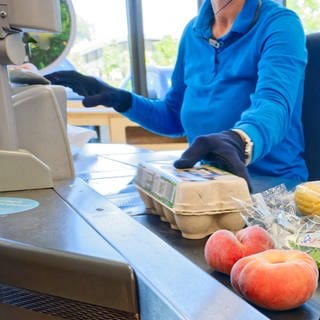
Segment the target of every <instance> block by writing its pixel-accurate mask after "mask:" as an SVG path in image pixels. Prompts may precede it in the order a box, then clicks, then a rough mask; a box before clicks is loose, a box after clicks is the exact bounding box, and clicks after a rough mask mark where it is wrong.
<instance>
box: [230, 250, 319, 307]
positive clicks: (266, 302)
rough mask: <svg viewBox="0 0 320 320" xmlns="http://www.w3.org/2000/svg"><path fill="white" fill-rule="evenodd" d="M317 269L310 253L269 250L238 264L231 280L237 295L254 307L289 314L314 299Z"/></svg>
mask: <svg viewBox="0 0 320 320" xmlns="http://www.w3.org/2000/svg"><path fill="white" fill-rule="evenodd" d="M318 277H319V274H318V268H317V265H316V263H315V261H314V260H313V259H312V258H311V256H309V255H308V254H307V253H305V252H302V251H299V250H285V249H270V250H266V251H263V252H260V253H256V254H253V255H250V256H247V257H244V258H241V259H240V260H238V261H237V262H236V263H235V264H234V266H233V267H232V270H231V274H230V279H231V284H232V286H233V288H234V289H235V291H237V292H238V293H239V294H240V295H241V296H243V297H244V298H245V299H246V300H248V301H250V302H252V303H253V304H255V305H257V306H259V307H262V308H266V309H270V310H276V311H281V310H290V309H294V308H297V307H299V306H301V305H302V304H303V303H304V302H306V301H307V300H308V299H310V298H311V297H312V295H313V294H314V292H315V290H316V289H317V286H318Z"/></svg>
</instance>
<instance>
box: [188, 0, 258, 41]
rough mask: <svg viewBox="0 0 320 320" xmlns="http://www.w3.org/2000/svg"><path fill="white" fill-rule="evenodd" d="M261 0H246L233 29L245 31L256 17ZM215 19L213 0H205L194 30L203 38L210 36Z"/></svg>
mask: <svg viewBox="0 0 320 320" xmlns="http://www.w3.org/2000/svg"><path fill="white" fill-rule="evenodd" d="M260 1H261V0H246V2H245V4H244V6H243V8H242V9H241V11H240V12H239V14H238V16H237V17H236V19H235V21H234V23H233V25H232V28H231V31H232V32H237V33H245V32H246V31H247V30H248V29H249V27H250V26H251V23H252V22H253V21H254V20H255V18H256V10H257V7H258V4H259V2H260ZM213 20H214V12H213V10H212V5H211V0H205V1H204V3H203V5H202V6H201V8H200V11H199V14H198V17H197V18H196V19H195V21H194V24H193V30H194V32H195V33H196V34H197V35H198V36H199V37H203V38H210V37H211V36H212V33H211V26H212V22H213Z"/></svg>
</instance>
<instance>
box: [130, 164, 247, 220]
mask: <svg viewBox="0 0 320 320" xmlns="http://www.w3.org/2000/svg"><path fill="white" fill-rule="evenodd" d="M134 183H135V185H136V186H137V187H138V188H139V189H140V190H142V191H143V192H144V193H147V194H148V195H149V196H151V197H152V198H154V199H156V200H158V201H159V202H161V203H162V204H163V205H165V206H166V207H167V208H169V209H171V210H173V211H174V212H176V213H180V214H184V215H187V214H201V213H203V212H206V214H208V212H210V213H211V214H219V213H225V212H239V211H240V209H242V206H241V205H240V203H239V201H237V200H240V201H241V202H242V203H243V202H248V203H250V201H251V198H250V192H249V189H248V185H247V183H246V181H245V180H244V179H243V178H240V177H237V176H235V175H233V174H230V173H228V172H225V171H223V170H220V169H217V168H215V167H212V166H208V165H197V166H195V167H193V168H188V169H176V168H175V167H174V166H173V163H172V161H157V162H140V163H139V165H138V170H137V174H136V176H135V179H134Z"/></svg>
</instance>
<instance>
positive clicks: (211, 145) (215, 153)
mask: <svg viewBox="0 0 320 320" xmlns="http://www.w3.org/2000/svg"><path fill="white" fill-rule="evenodd" d="M200 160H205V161H208V162H209V163H210V164H211V165H213V166H215V167H217V168H220V169H222V170H225V171H228V172H230V173H233V174H235V175H237V176H239V177H242V178H244V179H245V180H246V181H247V183H248V186H249V189H250V190H251V184H250V179H249V174H248V171H247V168H246V165H245V155H244V143H243V141H242V138H241V137H240V135H239V134H238V133H236V132H234V131H231V130H230V131H223V132H221V133H213V134H208V135H203V136H199V137H197V138H196V139H195V141H194V142H193V143H192V144H191V146H190V147H189V148H188V149H187V150H186V151H185V152H184V153H183V154H182V156H181V157H180V159H178V160H176V161H175V162H174V166H175V167H176V168H177V169H185V168H191V167H193V166H194V165H195V164H196V162H198V161H200Z"/></svg>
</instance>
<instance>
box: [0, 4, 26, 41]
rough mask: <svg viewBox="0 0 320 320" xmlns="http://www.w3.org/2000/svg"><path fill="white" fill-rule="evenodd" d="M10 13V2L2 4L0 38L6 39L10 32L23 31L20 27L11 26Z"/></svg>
mask: <svg viewBox="0 0 320 320" xmlns="http://www.w3.org/2000/svg"><path fill="white" fill-rule="evenodd" d="M8 15H9V13H8V4H7V3H4V4H3V3H2V4H0V39H4V38H5V37H6V36H7V35H8V34H12V33H18V32H21V30H20V29H18V28H14V27H10V25H9V19H8Z"/></svg>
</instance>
